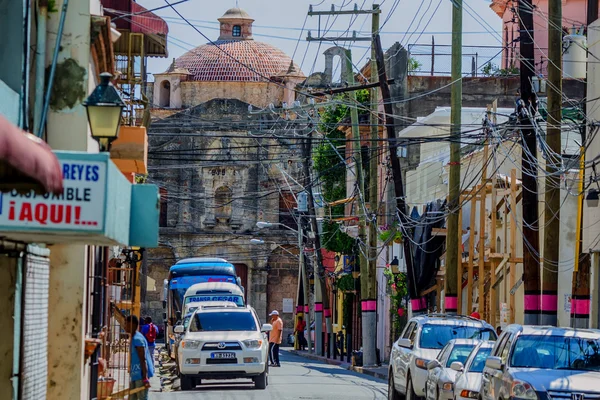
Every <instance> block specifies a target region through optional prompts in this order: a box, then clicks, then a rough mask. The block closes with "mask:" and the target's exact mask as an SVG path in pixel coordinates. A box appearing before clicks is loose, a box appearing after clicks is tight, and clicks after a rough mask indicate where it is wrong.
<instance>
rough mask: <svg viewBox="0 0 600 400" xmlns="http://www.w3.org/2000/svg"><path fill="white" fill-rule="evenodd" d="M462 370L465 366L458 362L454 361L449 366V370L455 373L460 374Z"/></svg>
mask: <svg viewBox="0 0 600 400" xmlns="http://www.w3.org/2000/svg"><path fill="white" fill-rule="evenodd" d="M464 368H465V366H464V365H463V363H461V362H460V361H454V362H453V363H452V364H450V369H452V370H454V371H456V372H462V371H463V369H464Z"/></svg>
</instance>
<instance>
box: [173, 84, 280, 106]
mask: <svg viewBox="0 0 600 400" xmlns="http://www.w3.org/2000/svg"><path fill="white" fill-rule="evenodd" d="M212 99H238V100H241V101H243V102H245V103H248V104H252V105H253V106H255V107H267V106H268V105H269V104H270V103H274V104H275V105H278V104H279V103H281V101H282V99H283V88H282V87H281V86H278V85H275V84H274V83H265V82H195V81H189V82H181V100H182V103H183V108H186V107H192V106H195V105H198V104H202V103H204V102H207V101H209V100H212Z"/></svg>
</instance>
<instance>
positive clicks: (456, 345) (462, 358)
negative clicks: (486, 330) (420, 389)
mask: <svg viewBox="0 0 600 400" xmlns="http://www.w3.org/2000/svg"><path fill="white" fill-rule="evenodd" d="M479 343H481V341H480V340H477V339H452V340H451V341H449V342H448V344H447V345H446V346H444V348H443V349H442V351H440V354H438V356H437V357H436V358H435V359H434V360H432V361H429V363H428V364H427V381H426V382H425V396H426V398H427V400H452V399H453V398H454V382H455V380H456V374H457V371H456V370H454V369H452V368H450V366H451V365H452V364H454V363H455V362H457V363H460V364H461V365H463V364H464V363H465V362H466V361H467V358H469V355H470V354H471V351H473V349H474V348H475V347H476V346H477V345H478V344H479Z"/></svg>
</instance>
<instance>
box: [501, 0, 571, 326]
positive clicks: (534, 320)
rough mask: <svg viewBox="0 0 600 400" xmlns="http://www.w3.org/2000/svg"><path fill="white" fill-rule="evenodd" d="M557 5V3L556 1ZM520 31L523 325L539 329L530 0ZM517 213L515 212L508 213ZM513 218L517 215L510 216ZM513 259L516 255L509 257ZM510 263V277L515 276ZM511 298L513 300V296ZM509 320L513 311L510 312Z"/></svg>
mask: <svg viewBox="0 0 600 400" xmlns="http://www.w3.org/2000/svg"><path fill="white" fill-rule="evenodd" d="M559 1H560V0H559ZM519 20H520V23H519V29H520V34H519V36H520V50H521V98H520V101H519V105H518V106H517V112H518V116H519V122H520V126H521V132H522V133H523V137H524V143H523V151H522V157H521V180H522V182H523V185H522V188H523V189H522V190H523V201H522V208H523V282H524V288H525V299H524V314H525V317H524V323H525V325H538V324H539V313H540V300H541V299H540V262H539V261H540V260H539V248H540V246H539V233H538V226H539V224H538V219H539V213H538V187H537V140H536V137H535V131H534V129H533V125H532V121H531V119H532V118H534V114H535V112H536V102H535V101H533V102H532V101H531V100H532V99H533V98H534V95H533V93H532V91H531V88H532V86H531V81H532V78H533V77H534V76H535V64H534V58H533V45H534V43H533V4H532V0H519ZM511 212H512V213H516V210H511ZM513 215H515V216H516V214H513ZM511 256H512V257H513V258H514V257H515V254H512V255H511ZM513 267H514V264H512V263H511V277H512V276H514V273H515V271H513V270H512V269H513ZM513 298H514V296H513ZM511 313H512V315H511V317H513V316H514V310H511Z"/></svg>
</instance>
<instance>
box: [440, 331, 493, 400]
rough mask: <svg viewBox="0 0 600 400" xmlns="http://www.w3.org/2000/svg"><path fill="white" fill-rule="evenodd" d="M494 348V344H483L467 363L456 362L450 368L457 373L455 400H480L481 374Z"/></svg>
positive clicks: (472, 353)
mask: <svg viewBox="0 0 600 400" xmlns="http://www.w3.org/2000/svg"><path fill="white" fill-rule="evenodd" d="M492 347H494V342H481V343H480V344H479V345H477V347H475V349H473V351H472V352H471V355H470V356H469V358H468V359H467V362H465V363H464V365H463V363H461V362H458V361H457V362H454V363H452V364H451V365H450V368H451V369H452V370H454V371H457V372H458V374H457V375H456V382H455V383H454V399H455V400H473V399H479V398H480V397H479V391H480V390H481V374H482V373H483V368H484V367H485V360H486V359H487V358H488V356H489V355H490V353H491V352H492Z"/></svg>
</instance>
